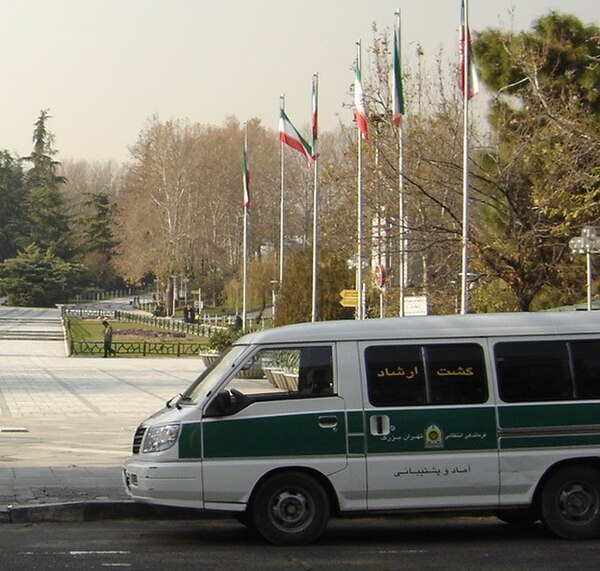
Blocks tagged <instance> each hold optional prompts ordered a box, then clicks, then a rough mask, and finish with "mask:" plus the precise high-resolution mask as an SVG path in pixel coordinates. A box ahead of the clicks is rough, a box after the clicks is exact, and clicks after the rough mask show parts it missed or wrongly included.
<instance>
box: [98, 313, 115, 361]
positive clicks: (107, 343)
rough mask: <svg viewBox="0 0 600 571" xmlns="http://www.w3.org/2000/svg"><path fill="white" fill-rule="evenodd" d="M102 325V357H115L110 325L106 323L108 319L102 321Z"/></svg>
mask: <svg viewBox="0 0 600 571" xmlns="http://www.w3.org/2000/svg"><path fill="white" fill-rule="evenodd" d="M102 325H104V356H105V357H110V356H111V355H116V354H117V352H116V351H115V350H114V349H113V348H112V336H113V329H112V325H111V324H110V323H109V322H108V319H103V320H102Z"/></svg>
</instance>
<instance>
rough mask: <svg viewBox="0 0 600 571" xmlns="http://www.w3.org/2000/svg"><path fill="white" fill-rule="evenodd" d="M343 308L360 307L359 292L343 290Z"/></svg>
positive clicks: (341, 293) (341, 302) (341, 294)
mask: <svg viewBox="0 0 600 571" xmlns="http://www.w3.org/2000/svg"><path fill="white" fill-rule="evenodd" d="M340 296H341V298H342V299H341V300H340V304H341V305H342V307H358V291H357V290H355V289H343V290H342V291H341V292H340Z"/></svg>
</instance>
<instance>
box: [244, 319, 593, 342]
mask: <svg viewBox="0 0 600 571" xmlns="http://www.w3.org/2000/svg"><path fill="white" fill-rule="evenodd" d="M582 333H583V334H585V333H596V334H597V333H600V311H598V312H594V311H569V312H540V313H479V314H469V315H434V316H425V317H388V318H384V319H363V320H343V321H319V322H316V323H298V324H294V325H284V326H281V327H274V328H272V329H265V330H263V331H258V332H255V333H250V334H248V335H245V336H244V337H242V338H240V339H239V340H238V341H237V342H236V345H237V344H249V343H256V344H267V343H286V342H304V343H316V342H326V341H332V340H335V341H369V340H385V339H434V338H440V337H441V338H457V339H458V338H467V337H499V336H520V335H535V336H543V335H556V334H582Z"/></svg>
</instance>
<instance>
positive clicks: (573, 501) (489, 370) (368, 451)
mask: <svg viewBox="0 0 600 571" xmlns="http://www.w3.org/2000/svg"><path fill="white" fill-rule="evenodd" d="M133 451H134V454H133V455H132V456H131V458H129V459H128V460H127V461H126V462H125V464H124V467H123V475H124V482H125V487H126V490H127V492H128V493H129V494H130V496H131V497H132V498H133V499H135V500H138V501H141V502H148V503H153V504H161V505H170V506H180V507H191V508H198V509H202V510H220V511H228V512H235V513H237V515H238V516H239V518H240V519H241V520H242V521H244V522H245V523H248V524H250V525H253V526H254V527H256V528H257V530H258V531H259V532H260V533H261V534H262V535H263V536H264V537H265V538H266V539H268V540H269V541H271V542H273V543H288V544H290V543H291V544H294V543H295V544H300V543H307V542H310V541H313V540H315V539H316V538H317V537H318V536H319V535H320V533H321V532H322V531H323V529H324V527H325V525H326V522H327V519H328V517H329V516H330V514H335V515H358V514H369V513H383V512H385V513H415V512H444V511H452V512H465V513H466V512H468V513H494V514H497V515H498V516H499V517H501V518H502V519H504V520H505V521H517V520H518V521H521V522H522V521H525V520H527V521H531V522H533V521H535V520H537V519H539V518H541V519H542V521H543V522H544V523H545V524H546V525H547V526H548V527H549V528H550V529H551V530H552V531H553V532H554V533H556V534H557V535H559V536H561V537H566V538H584V537H585V538H587V537H595V536H597V535H599V534H600V313H594V312H556V313H531V314H518V313H515V314H482V315H465V316H435V317H434V316H431V317H411V318H388V319H379V320H364V321H335V322H333V321H332V322H321V323H311V324H299V325H290V326H285V327H280V328H274V329H269V330H265V331H262V332H258V333H253V334H250V335H246V336H244V337H242V338H241V339H240V340H239V341H237V342H236V343H235V344H234V346H233V347H232V348H231V349H230V350H229V351H228V352H227V353H226V354H225V355H223V356H222V358H221V360H220V361H218V362H217V363H216V365H214V366H212V367H210V368H209V369H208V370H207V371H205V372H203V373H202V374H201V375H200V377H199V378H198V379H197V380H196V381H195V382H194V383H193V384H192V385H191V386H190V388H189V389H188V390H186V391H185V392H184V393H183V394H182V395H180V396H179V397H178V398H176V399H174V400H173V401H171V402H170V403H168V405H167V406H166V407H165V408H164V409H162V410H161V411H159V412H157V413H156V414H154V415H153V416H151V417H150V418H148V419H146V420H145V421H144V422H143V423H142V424H141V425H140V427H139V428H138V430H137V432H136V436H135V439H134V450H133Z"/></svg>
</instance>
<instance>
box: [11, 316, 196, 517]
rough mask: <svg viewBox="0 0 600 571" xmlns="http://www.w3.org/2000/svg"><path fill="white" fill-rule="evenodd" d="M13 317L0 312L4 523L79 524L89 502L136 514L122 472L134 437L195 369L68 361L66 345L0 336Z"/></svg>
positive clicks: (175, 364) (176, 363) (163, 361)
mask: <svg viewBox="0 0 600 571" xmlns="http://www.w3.org/2000/svg"><path fill="white" fill-rule="evenodd" d="M9 309H10V308H0V521H11V520H12V521H15V520H23V518H25V519H29V520H31V519H32V518H33V519H44V518H50V519H52V518H54V517H58V518H59V519H60V517H62V516H64V517H67V518H71V519H72V518H75V519H77V518H79V516H82V514H83V512H90V510H91V509H92V508H94V505H95V504H97V505H96V506H95V507H96V511H98V510H100V511H104V512H107V511H108V512H110V511H111V510H112V511H113V512H114V513H117V512H119V511H122V510H123V504H124V505H125V507H126V508H127V509H130V511H134V510H133V508H131V505H130V504H131V502H129V501H128V500H127V496H126V495H125V492H124V489H123V485H122V482H121V470H120V466H121V463H122V462H123V460H124V459H125V458H127V457H128V456H129V454H130V450H131V442H132V439H133V434H134V432H135V429H136V427H137V425H138V424H139V422H140V421H142V420H143V419H144V418H145V417H146V416H148V415H149V414H151V413H153V412H155V411H156V410H158V409H159V408H161V407H162V406H163V405H164V403H165V402H166V401H167V400H168V399H170V398H171V397H172V396H173V395H176V394H177V393H180V392H182V391H183V390H184V389H185V388H186V387H187V386H188V385H189V384H190V383H191V381H192V380H193V379H194V378H195V376H196V375H197V374H198V372H199V371H200V370H201V369H202V363H201V361H200V360H199V359H194V358H179V359H177V358H172V359H169V358H155V359H148V358H146V359H132V358H111V359H103V358H98V357H95V358H80V357H67V356H66V352H65V345H64V341H43V340H39V338H38V337H36V336H35V334H34V335H33V336H32V337H33V339H31V338H30V339H15V338H10V336H8V335H5V336H2V335H1V332H2V329H3V327H5V324H6V323H7V322H8V320H3V317H4V316H5V315H6V314H7V312H8V310H9ZM46 326H47V325H44V327H46ZM10 327H11V328H13V329H14V328H15V326H14V323H13V322H10ZM20 328H21V329H26V328H27V327H25V326H21V327H20ZM90 505H91V507H90ZM32 508H37V510H34V509H32ZM41 508H44V509H41ZM67 508H70V509H67ZM76 512H77V513H79V515H77V513H76ZM74 514H75V515H74ZM82 517H83V516H82Z"/></svg>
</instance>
